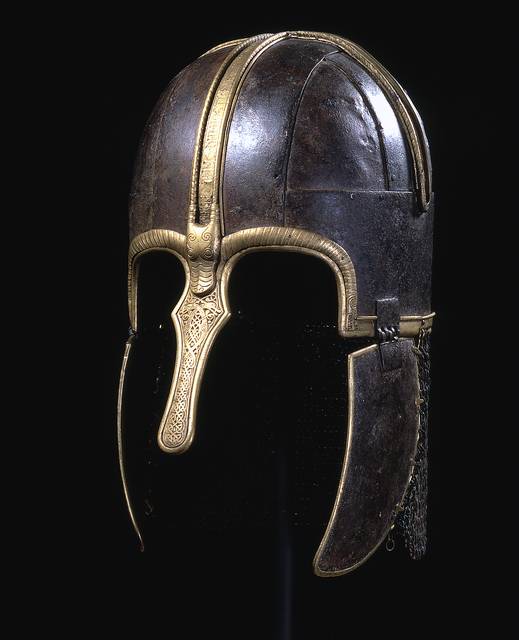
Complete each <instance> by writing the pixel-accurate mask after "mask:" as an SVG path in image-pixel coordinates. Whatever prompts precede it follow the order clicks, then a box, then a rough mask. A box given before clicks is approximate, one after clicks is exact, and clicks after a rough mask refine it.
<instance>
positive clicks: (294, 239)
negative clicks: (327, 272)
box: [222, 227, 358, 337]
mask: <svg viewBox="0 0 519 640" xmlns="http://www.w3.org/2000/svg"><path fill="white" fill-rule="evenodd" d="M262 250H263V251H268V250H274V251H275V250H277V251H283V250H286V251H299V252H301V253H307V254H311V255H315V256H317V257H318V258H321V259H323V260H325V261H326V262H327V263H328V264H329V265H330V266H331V267H332V269H333V271H334V273H335V277H336V281H337V290H338V297H339V323H338V324H339V333H340V335H342V336H344V337H348V336H351V335H353V334H354V335H357V333H356V332H357V331H358V327H357V322H356V318H357V280H356V276H355V268H354V266H353V263H352V261H351V259H350V257H349V255H348V254H347V253H346V251H345V250H344V249H343V248H342V247H340V246H339V245H338V244H337V243H335V242H333V241H332V240H328V239H327V238H325V237H324V236H321V235H319V234H317V233H313V232H312V231H306V230H304V229H295V228H292V227H257V228H253V229H244V230H243V231H237V232H236V233H231V234H230V235H228V236H225V237H224V238H223V241H222V261H223V262H227V261H228V260H230V259H231V258H232V257H233V256H235V255H237V254H240V255H244V254H245V253H247V252H252V251H262ZM233 264H234V263H233Z"/></svg>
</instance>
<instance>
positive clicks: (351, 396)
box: [312, 344, 420, 578]
mask: <svg viewBox="0 0 519 640" xmlns="http://www.w3.org/2000/svg"><path fill="white" fill-rule="evenodd" d="M375 349H378V345H377V344H372V345H370V346H369V347H364V348H363V349H359V350H358V351H355V352H354V353H350V355H349V356H348V426H347V429H348V433H347V436H346V450H345V453H344V461H343V465H342V470H341V477H340V480H339V490H338V492H337V495H336V497H335V502H334V505H333V509H332V513H331V516H330V519H329V521H328V524H327V526H326V530H325V532H324V535H323V538H322V540H321V543H320V544H319V547H318V549H317V551H316V553H315V556H314V559H313V562H312V567H313V570H314V573H315V575H316V576H319V577H320V578H336V577H339V576H343V575H345V574H347V573H351V572H352V571H354V570H355V569H357V568H358V567H360V566H361V565H363V564H364V563H365V562H366V560H368V559H369V558H370V557H371V556H372V555H373V554H374V553H375V551H376V550H377V549H378V548H379V547H380V545H381V544H382V542H383V541H384V540H385V538H386V536H387V534H388V533H389V532H390V531H391V529H392V528H393V525H394V518H393V521H392V522H391V524H390V525H389V527H387V529H386V530H385V531H384V534H383V535H382V536H381V538H380V540H379V541H378V542H377V544H376V545H375V546H374V547H373V549H371V551H370V552H369V553H367V554H366V555H365V556H364V558H362V560H360V561H359V562H357V563H356V564H354V565H352V566H351V567H348V568H347V569H342V570H340V571H323V570H322V569H319V562H320V560H321V557H322V555H323V552H324V548H325V546H326V544H327V543H328V540H329V538H330V535H331V532H332V528H333V522H334V520H335V518H336V516H337V511H338V509H339V505H340V503H341V500H342V495H343V493H344V488H345V485H346V482H345V479H346V475H347V472H348V465H349V459H350V451H351V439H352V435H353V416H354V411H355V393H354V391H355V388H354V373H353V361H354V359H355V358H357V357H359V356H361V355H363V354H364V353H367V352H368V351H373V350H375ZM416 378H417V385H418V387H417V388H418V389H419V388H420V385H419V381H418V366H417V367H416ZM416 400H417V402H419V398H417V399H416ZM418 420H420V416H419V414H418ZM419 426H420V423H418V427H419ZM419 431H420V429H419V428H418V429H417V438H416V442H415V448H414V452H413V456H412V457H413V459H414V457H415V456H416V448H417V446H418V435H419ZM413 470H414V465H411V471H410V473H409V477H408V479H407V483H406V486H405V489H404V491H403V493H402V495H401V497H400V500H399V501H398V502H397V504H396V505H395V508H394V512H395V514H396V513H398V510H399V507H400V505H401V504H402V501H403V500H404V497H405V494H406V493H407V488H408V486H409V482H410V480H411V476H412V474H413ZM395 517H396V516H395Z"/></svg>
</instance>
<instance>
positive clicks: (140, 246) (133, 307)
mask: <svg viewBox="0 0 519 640" xmlns="http://www.w3.org/2000/svg"><path fill="white" fill-rule="evenodd" d="M150 251H168V252H170V253H173V254H174V255H175V256H176V257H177V258H178V259H179V260H180V261H181V262H182V265H183V267H184V270H185V272H186V281H187V279H188V277H189V268H188V265H187V260H186V236H183V235H182V234H181V233H177V232H176V231H171V230H170V229H151V230H149V231H145V232H144V233H140V234H139V235H138V236H135V238H134V239H133V240H132V241H131V243H130V248H129V250H128V307H129V315H130V325H131V327H132V329H133V331H137V293H138V280H139V263H138V258H140V257H141V256H142V255H144V254H145V253H149V252H150Z"/></svg>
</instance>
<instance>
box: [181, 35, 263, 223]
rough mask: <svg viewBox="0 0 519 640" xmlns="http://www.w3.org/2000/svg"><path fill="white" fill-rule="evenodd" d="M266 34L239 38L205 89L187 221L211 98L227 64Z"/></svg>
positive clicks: (192, 213)
mask: <svg viewBox="0 0 519 640" xmlns="http://www.w3.org/2000/svg"><path fill="white" fill-rule="evenodd" d="M267 37H268V35H259V36H254V37H252V38H247V39H244V40H240V41H239V42H238V43H237V44H236V46H234V47H233V48H232V50H231V51H230V52H229V53H228V55H227V56H226V57H225V59H224V61H223V62H222V64H221V65H220V68H219V69H218V71H217V72H216V74H215V76H214V78H213V81H212V82H211V85H210V87H209V90H208V91H207V94H206V97H205V102H204V106H203V109H202V114H201V116H200V122H199V125H198V131H197V135H196V143H195V152H194V156H193V167H192V173H191V187H190V198H189V222H196V216H197V212H198V182H199V175H200V163H201V156H202V150H203V148H202V147H203V141H204V135H205V130H206V125H207V121H208V118H209V114H210V111H211V107H212V105H213V99H214V96H215V93H216V90H217V88H218V85H219V84H220V81H221V80H222V78H223V76H224V74H225V72H226V71H227V69H228V67H229V65H230V64H231V63H232V61H233V60H234V58H235V57H236V56H237V55H238V54H239V53H240V52H241V51H242V50H243V49H244V48H246V47H248V46H249V45H251V44H253V43H254V42H258V41H261V40H264V39H265V38H267Z"/></svg>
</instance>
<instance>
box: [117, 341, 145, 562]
mask: <svg viewBox="0 0 519 640" xmlns="http://www.w3.org/2000/svg"><path fill="white" fill-rule="evenodd" d="M131 346H132V338H130V339H129V340H128V341H127V343H126V346H125V349H124V356H123V362H122V365H121V375H120V378H119V392H118V394H117V452H118V454H119V470H120V472H121V480H122V484H123V491H124V498H125V500H126V506H127V507H128V513H129V514H130V520H131V522H132V525H133V528H134V529H135V533H136V534H137V537H138V538H139V543H140V545H141V551H144V544H143V541H142V536H141V532H140V530H139V525H138V524H137V520H136V518H135V514H134V512H133V507H132V503H131V500H130V493H129V491H128V482H127V480H126V471H125V468H124V444H123V393H124V380H125V376H126V367H127V365H128V358H129V356H130V350H131Z"/></svg>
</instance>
